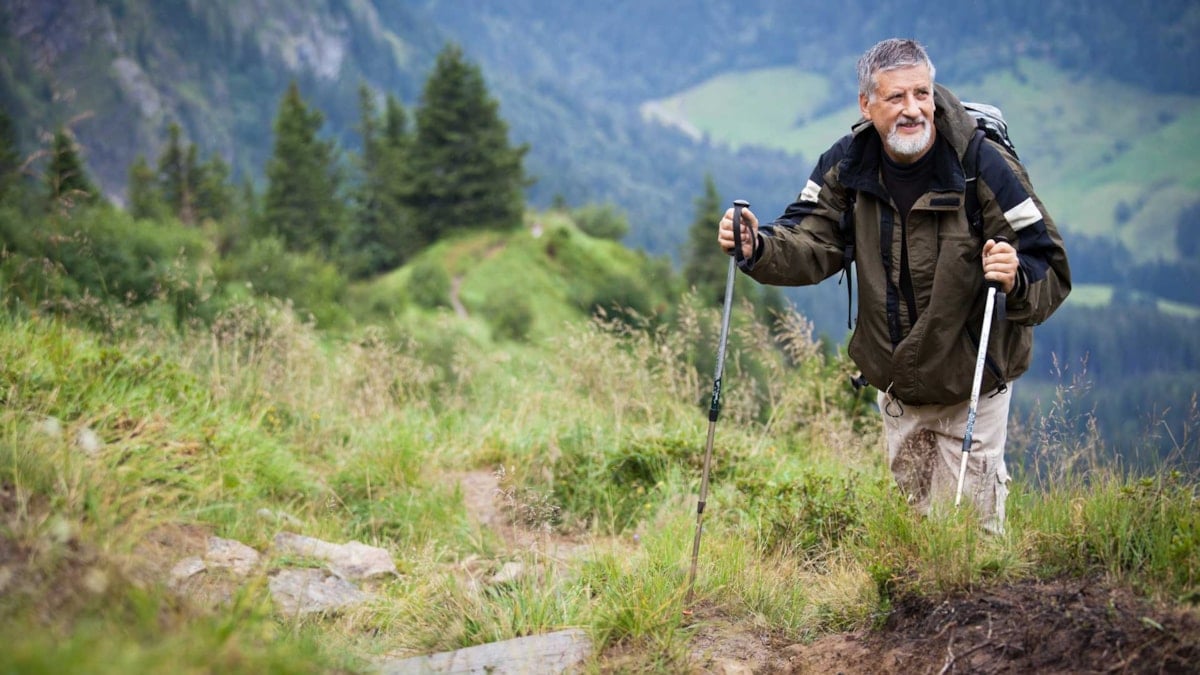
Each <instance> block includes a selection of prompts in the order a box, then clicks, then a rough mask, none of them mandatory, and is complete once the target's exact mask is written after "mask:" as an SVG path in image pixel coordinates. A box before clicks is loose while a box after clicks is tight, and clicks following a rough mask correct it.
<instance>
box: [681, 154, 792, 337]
mask: <svg viewBox="0 0 1200 675" xmlns="http://www.w3.org/2000/svg"><path fill="white" fill-rule="evenodd" d="M728 208H729V205H728V204H725V203H724V202H722V200H721V197H720V195H719V194H718V193H717V186H716V183H715V182H714V181H713V178H712V176H711V175H706V176H705V177H704V194H703V195H702V196H701V197H699V198H697V199H696V219H695V220H694V221H692V224H691V226H690V227H689V228H688V238H687V244H686V249H685V250H684V254H683V280H684V284H685V285H687V286H688V287H689V288H694V289H696V293H697V294H698V295H699V296H700V298H701V299H703V300H704V301H705V302H708V303H710V304H713V305H716V306H718V307H720V306H721V305H722V304H724V302H725V283H726V280H727V278H728V275H729V256H728V255H726V254H725V252H724V251H722V250H721V247H720V246H719V245H718V244H717V224H718V223H720V222H721V218H722V217H724V215H725V210H726V209H728ZM734 279H735V282H736V284H737V288H736V289H735V290H734V294H735V295H736V296H737V297H741V298H745V299H746V300H747V301H749V302H750V303H751V304H752V305H753V306H754V313H755V316H757V317H758V318H759V320H761V321H767V322H769V321H772V320H774V315H776V314H779V313H781V312H782V311H784V310H785V309H786V308H787V300H786V299H785V298H784V297H783V292H782V291H781V290H780V289H779V288H778V287H777V286H764V285H761V284H758V283H757V282H755V281H753V280H751V279H750V278H749V277H747V276H745V275H743V274H741V273H738V274H737V275H736V276H735V277H734Z"/></svg>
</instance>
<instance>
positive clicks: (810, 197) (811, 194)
mask: <svg viewBox="0 0 1200 675" xmlns="http://www.w3.org/2000/svg"><path fill="white" fill-rule="evenodd" d="M820 193H821V186H820V185H817V184H816V183H814V182H813V181H811V180H810V181H808V183H807V184H806V185H805V186H804V190H803V191H802V192H801V193H800V201H802V202H813V203H816V201H817V195H818V194H820Z"/></svg>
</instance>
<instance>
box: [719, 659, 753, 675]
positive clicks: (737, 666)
mask: <svg viewBox="0 0 1200 675" xmlns="http://www.w3.org/2000/svg"><path fill="white" fill-rule="evenodd" d="M712 672H713V673H716V674H717V675H754V669H753V668H751V667H750V666H748V665H746V664H745V663H742V662H741V661H735V660H733V659H717V660H716V661H714V662H713V667H712Z"/></svg>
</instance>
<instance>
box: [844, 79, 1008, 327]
mask: <svg viewBox="0 0 1200 675" xmlns="http://www.w3.org/2000/svg"><path fill="white" fill-rule="evenodd" d="M962 105H963V107H964V108H966V109H967V112H968V113H970V114H971V116H972V117H974V118H975V135H974V136H972V137H971V141H970V142H969V143H968V144H967V152H966V154H964V155H963V172H964V173H965V174H966V176H967V190H966V195H965V201H966V210H967V219H968V222H969V223H970V224H971V226H972V227H974V228H976V229H978V230H979V231H981V232H982V231H983V210H982V209H981V208H980V206H979V194H978V192H977V190H976V189H974V188H972V186H971V184H972V183H976V184H978V179H979V148H980V146H982V145H983V139H985V138H990V139H991V140H993V141H995V142H996V143H999V144H1000V146H1001V147H1003V148H1004V151H1005V152H1007V153H1008V154H1010V155H1012V157H1013V159H1016V160H1018V161H1020V159H1021V158H1020V157H1019V156H1018V155H1017V148H1016V147H1015V146H1014V145H1013V142H1012V140H1011V139H1010V138H1009V137H1008V122H1006V121H1005V120H1004V113H1003V112H1001V111H1000V109H999V108H997V107H996V106H994V105H989V104H987V103H974V102H970V101H963V102H962ZM856 194H857V193H856V192H854V191H850V194H849V199H850V202H849V204H848V205H847V207H846V210H845V211H843V212H842V223H841V232H842V241H844V242H847V243H846V245H845V248H844V249H843V250H842V278H843V279H845V280H846V293H847V307H846V328H848V329H851V330H853V328H854V307H853V304H854V280H853V277H852V276H851V274H850V265H851V264H852V263H853V262H854V201H855V197H856ZM839 283H841V282H840V281H839Z"/></svg>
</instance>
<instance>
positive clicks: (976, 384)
mask: <svg viewBox="0 0 1200 675" xmlns="http://www.w3.org/2000/svg"><path fill="white" fill-rule="evenodd" d="M996 241H998V242H1000V241H1006V240H1005V239H1004V238H1003V237H996ZM987 289H988V290H987V302H985V303H984V306H983V328H981V329H980V330H979V355H978V356H977V357H976V358H975V379H974V381H973V382H972V383H971V405H970V407H969V408H968V409H967V430H966V431H964V432H963V445H962V461H961V462H959V465H958V491H957V492H956V493H955V495H954V508H958V505H959V503H960V502H961V501H962V493H963V480H964V479H965V478H966V477H967V457H968V456H969V455H970V453H971V436H972V435H973V434H974V432H975V415H976V412H977V410H978V409H979V390H980V388H982V386H983V366H984V362H985V361H986V360H987V345H988V336H989V335H991V332H992V313H993V312H994V311H995V309H996V305H997V303H999V305H1000V308H1001V309H1000V315H1001V316H1002V317H1003V315H1004V304H1005V300H1004V292H1003V291H1001V290H1000V282H998V281H988V282H987Z"/></svg>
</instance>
